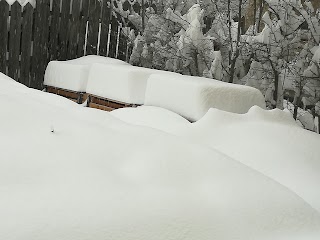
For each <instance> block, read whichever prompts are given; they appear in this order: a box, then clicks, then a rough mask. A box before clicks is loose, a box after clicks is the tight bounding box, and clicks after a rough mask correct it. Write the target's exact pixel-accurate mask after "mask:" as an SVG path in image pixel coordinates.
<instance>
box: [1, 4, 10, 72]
mask: <svg viewBox="0 0 320 240" xmlns="http://www.w3.org/2000/svg"><path fill="white" fill-rule="evenodd" d="M8 19H9V4H8V3H7V2H6V1H0V72H2V73H4V74H7V51H8V24H7V21H8Z"/></svg>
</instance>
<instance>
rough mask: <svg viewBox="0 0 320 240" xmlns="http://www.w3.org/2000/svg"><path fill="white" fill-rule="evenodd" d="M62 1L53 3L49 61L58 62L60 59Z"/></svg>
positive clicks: (58, 0)
mask: <svg viewBox="0 0 320 240" xmlns="http://www.w3.org/2000/svg"><path fill="white" fill-rule="evenodd" d="M59 20H60V0H53V1H52V11H51V24H50V33H49V35H50V40H49V59H50V60H57V59H58V57H59V54H58V52H59V42H58V40H59V29H60V24H59Z"/></svg>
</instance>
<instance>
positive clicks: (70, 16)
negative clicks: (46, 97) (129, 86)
mask: <svg viewBox="0 0 320 240" xmlns="http://www.w3.org/2000/svg"><path fill="white" fill-rule="evenodd" d="M112 12H113V11H112V8H111V4H110V0H73V1H70V0H51V1H50V0H36V6H35V7H33V6H32V5H31V4H30V3H28V4H26V5H24V6H21V5H20V3H19V2H18V1H16V2H14V4H13V5H11V6H10V5H9V4H8V3H7V2H6V1H3V0H2V1H0V72H3V73H4V74H7V75H9V76H10V77H12V78H13V79H15V80H16V81H18V82H21V83H23V84H24V85H26V86H28V87H32V88H37V89H41V88H42V83H43V78H44V72H45V69H46V66H47V64H48V62H49V61H51V60H67V59H73V58H77V57H81V56H84V55H90V54H93V55H101V56H109V57H113V58H119V59H121V60H127V59H128V56H129V54H130V47H131V46H130V45H129V44H128V38H127V36H126V35H125V34H124V33H123V31H121V28H122V26H123V24H122V23H123V22H122V21H123V19H121V17H119V16H117V14H115V13H113V14H112Z"/></svg>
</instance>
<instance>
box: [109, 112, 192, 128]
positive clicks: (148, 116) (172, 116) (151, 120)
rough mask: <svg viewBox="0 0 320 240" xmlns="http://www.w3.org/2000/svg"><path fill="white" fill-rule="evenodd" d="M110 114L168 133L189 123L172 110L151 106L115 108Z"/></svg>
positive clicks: (128, 121)
mask: <svg viewBox="0 0 320 240" xmlns="http://www.w3.org/2000/svg"><path fill="white" fill-rule="evenodd" d="M111 115H113V116H114V117H116V118H118V119H120V120H122V121H124V122H127V123H131V124H135V125H140V126H147V127H151V128H155V129H158V130H162V131H165V132H169V133H170V132H172V131H173V130H174V129H176V128H177V127H181V126H188V125H189V124H190V122H189V121H188V120H186V119H185V118H183V117H181V116H179V115H178V114H176V113H174V112H171V111H169V110H166V109H164V108H159V107H152V106H140V107H138V108H121V109H116V110H113V111H112V112H111Z"/></svg>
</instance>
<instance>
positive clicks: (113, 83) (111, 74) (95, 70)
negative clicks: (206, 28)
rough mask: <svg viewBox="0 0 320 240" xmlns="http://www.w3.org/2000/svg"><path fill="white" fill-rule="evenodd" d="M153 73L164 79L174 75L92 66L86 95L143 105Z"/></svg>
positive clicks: (152, 71)
mask: <svg viewBox="0 0 320 240" xmlns="http://www.w3.org/2000/svg"><path fill="white" fill-rule="evenodd" d="M153 73H158V74H161V76H163V77H164V78H166V76H168V75H176V74H175V73H172V72H166V71H160V70H155V69H149V68H142V67H130V68H128V67H127V66H115V65H108V66H106V65H102V64H94V65H92V67H91V70H90V73H89V80H88V86H87V93H90V94H93V95H96V96H100V97H104V98H108V99H112V100H117V101H120V102H124V103H131V104H143V103H144V99H145V92H146V86H147V82H148V78H149V76H150V75H151V74H153Z"/></svg>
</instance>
